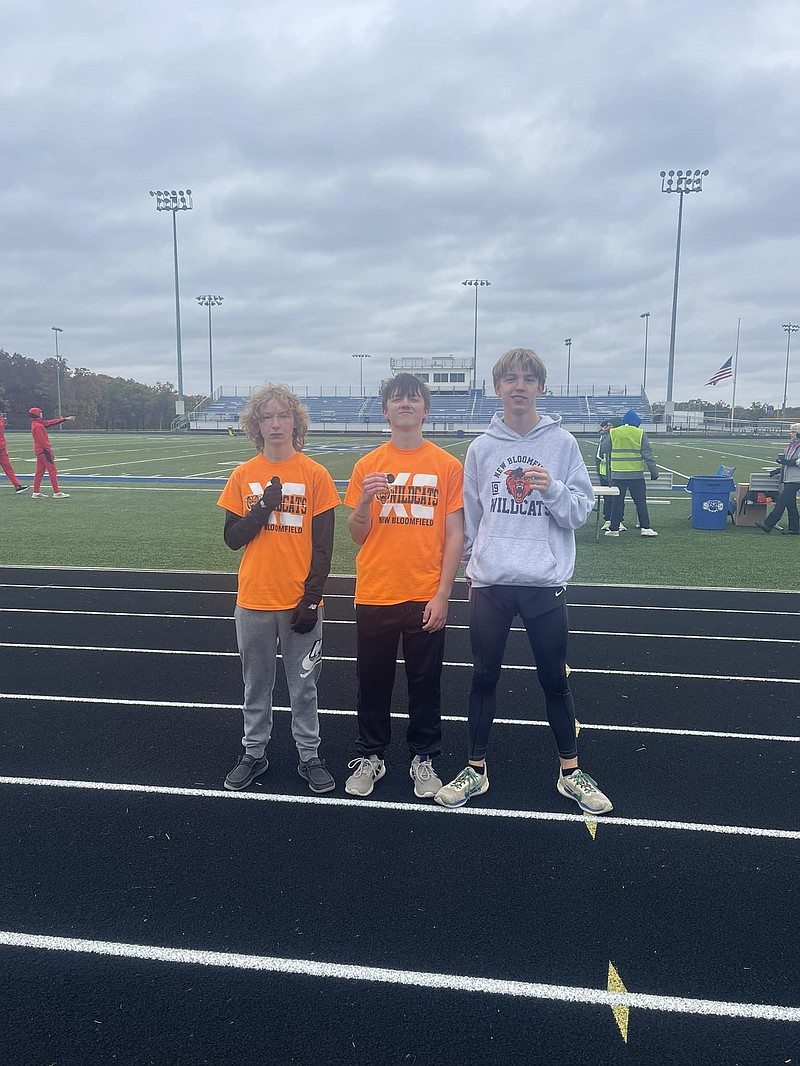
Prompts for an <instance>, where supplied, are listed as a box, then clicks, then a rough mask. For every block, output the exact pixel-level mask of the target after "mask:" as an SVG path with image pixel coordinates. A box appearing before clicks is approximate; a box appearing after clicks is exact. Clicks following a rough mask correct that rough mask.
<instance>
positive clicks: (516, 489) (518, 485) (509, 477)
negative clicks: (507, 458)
mask: <svg viewBox="0 0 800 1066" xmlns="http://www.w3.org/2000/svg"><path fill="white" fill-rule="evenodd" d="M506 488H507V489H508V491H509V493H510V494H511V497H512V499H513V500H514V503H522V501H523V500H524V499H527V497H528V496H530V494H531V493H532V492H533V482H532V481H531V479H530V478H528V477H523V474H522V467H521V466H518V467H516V468H515V469H514V470H509V471H508V473H507V474H506Z"/></svg>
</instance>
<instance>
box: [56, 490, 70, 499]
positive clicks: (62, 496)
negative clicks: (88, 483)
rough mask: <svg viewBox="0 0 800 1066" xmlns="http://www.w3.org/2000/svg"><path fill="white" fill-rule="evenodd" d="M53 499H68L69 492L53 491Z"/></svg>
mask: <svg viewBox="0 0 800 1066" xmlns="http://www.w3.org/2000/svg"><path fill="white" fill-rule="evenodd" d="M53 499H54V500H68V499H69V493H68V492H54V493H53Z"/></svg>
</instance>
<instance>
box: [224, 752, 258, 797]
mask: <svg viewBox="0 0 800 1066" xmlns="http://www.w3.org/2000/svg"><path fill="white" fill-rule="evenodd" d="M268 766H269V759H268V758H267V757H266V755H262V756H261V758H260V759H254V758H253V756H252V755H240V756H239V760H238V762H237V763H236V765H235V766H234V768H233V769H232V770H231V772H230V773H229V774H228V776H227V777H226V778H225V788H229V789H231V790H232V791H234V792H236V791H238V790H239V789H240V788H247V786H248V785H251V784H252V783H253V781H255V779H256V778H257V777H260V776H261V775H262V774H263V773H264V771H265V770H266V769H267V767H268Z"/></svg>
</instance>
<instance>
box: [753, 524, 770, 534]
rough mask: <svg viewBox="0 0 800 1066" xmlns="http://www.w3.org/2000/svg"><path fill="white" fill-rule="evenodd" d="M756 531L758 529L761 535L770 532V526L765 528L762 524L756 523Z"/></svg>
mask: <svg viewBox="0 0 800 1066" xmlns="http://www.w3.org/2000/svg"><path fill="white" fill-rule="evenodd" d="M756 529H760V530H761V532H762V533H771V532H772V526H765V525H764V523H763V522H756Z"/></svg>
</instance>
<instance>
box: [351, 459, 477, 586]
mask: <svg viewBox="0 0 800 1066" xmlns="http://www.w3.org/2000/svg"><path fill="white" fill-rule="evenodd" d="M378 471H379V472H381V473H384V474H392V475H394V481H393V482H392V484H391V485H390V486H389V491H388V493H386V494H385V495H384V494H379V495H378V496H376V497H375V499H374V500H373V503H372V526H371V528H370V531H369V534H368V535H367V539H366V540H365V541H364V543H363V544H362V545H361V547H360V549H359V552H358V556H357V557H356V603H363V604H377V605H381V604H384V605H385V604H392V603H404V602H405V601H406V600H420V601H422V602H425V603H427V601H428V600H429V599H431V598H432V597H433V596H435V595H436V593H437V591H438V589H439V582H440V581H441V578H442V554H443V552H444V541H445V519H446V518H447V516H448V515H449V514H452V513H453V512H454V511H459V510H461V508H462V507H463V506H464V501H463V495H462V493H463V486H464V470H463V468H462V466H461V463H459V461H458V459H454V458H453V456H452V455H450V454H449V452H446V451H444V450H443V449H442V448H439V447H437V445H435V444H431V442H430V441H425V443H424V444H423V445H422V446H421V447H419V448H414V449H413V450H412V451H403V450H401V449H400V448H395V446H394V445H393V444H392V443H391V442H387V443H386V444H382V445H381V446H380V447H379V448H376V449H375V451H373V452H370V453H369V455H365V456H364V458H363V459H359V460H358V462H357V463H356V465H355V468H354V469H353V474H352V477H351V478H350V484H349V485H348V488H347V492H346V494H345V498H344V502H345V503H346V504H347V506H348V507H356V506H357V505H358V501H359V500H360V499H361V486H362V484H363V482H364V477H365V476H366V475H367V474H373V473H375V472H378Z"/></svg>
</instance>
